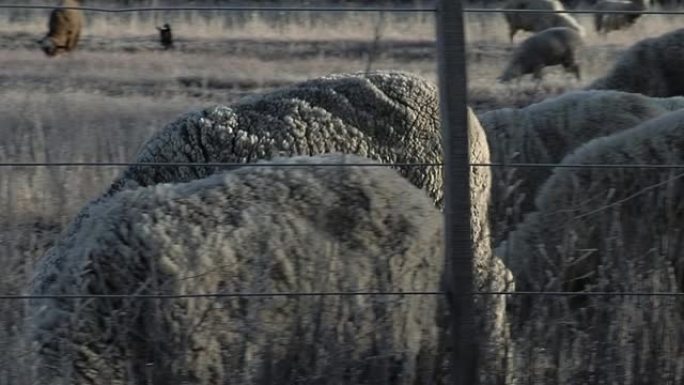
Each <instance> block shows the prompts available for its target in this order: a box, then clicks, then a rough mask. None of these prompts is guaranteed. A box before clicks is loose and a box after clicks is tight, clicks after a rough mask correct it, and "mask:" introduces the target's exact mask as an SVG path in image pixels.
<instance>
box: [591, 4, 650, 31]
mask: <svg viewBox="0 0 684 385" xmlns="http://www.w3.org/2000/svg"><path fill="white" fill-rule="evenodd" d="M594 10H595V11H597V13H595V14H594V28H595V29H596V32H598V33H600V34H602V35H606V34H608V32H611V31H617V30H619V29H623V28H628V27H630V26H632V24H634V23H635V22H636V21H637V19H639V17H641V14H640V13H624V14H619V13H608V14H604V13H601V12H600V11H635V12H640V11H645V10H646V1H645V0H629V1H627V0H601V1H599V2H598V3H596V5H595V6H594Z"/></svg>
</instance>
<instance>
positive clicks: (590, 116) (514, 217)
mask: <svg viewBox="0 0 684 385" xmlns="http://www.w3.org/2000/svg"><path fill="white" fill-rule="evenodd" d="M680 108H684V97H672V98H653V97H648V96H644V95H640V94H632V93H627V92H619V91H573V92H568V93H566V94H563V95H561V96H558V97H555V98H550V99H547V100H544V101H543V102H540V103H537V104H532V105H530V106H527V107H524V108H503V109H499V110H493V111H488V112H485V113H482V114H480V115H479V119H480V122H481V123H482V126H483V127H484V129H485V132H486V133H487V136H488V138H489V146H490V151H491V157H492V161H494V162H497V163H542V164H545V163H548V164H553V163H558V162H560V161H561V160H562V159H563V157H564V156H565V155H567V154H570V153H571V152H573V151H574V150H575V149H576V148H577V147H579V146H581V145H583V144H584V143H585V142H588V141H589V140H591V139H594V138H597V137H600V136H605V135H610V134H613V133H616V132H619V131H622V130H625V129H628V128H631V127H634V126H636V125H638V124H640V123H642V122H644V121H646V120H649V119H652V118H655V117H658V116H660V115H663V114H667V113H669V112H671V111H674V110H677V109H680ZM492 172H493V186H492V205H493V208H492V215H493V218H492V226H493V231H494V236H495V238H496V239H500V238H501V237H503V236H505V235H506V233H507V232H508V230H509V229H510V227H511V226H514V225H515V224H516V223H518V222H520V221H521V220H522V218H523V216H524V215H525V214H526V213H528V212H529V211H531V210H532V209H533V208H534V197H535V196H536V194H537V189H538V188H539V187H540V186H541V185H542V184H543V183H544V181H545V180H546V179H547V178H548V177H549V175H551V169H548V168H543V167H534V168H532V167H530V168H515V167H506V168H503V167H494V168H493V169H492Z"/></svg>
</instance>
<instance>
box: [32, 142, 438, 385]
mask: <svg viewBox="0 0 684 385" xmlns="http://www.w3.org/2000/svg"><path fill="white" fill-rule="evenodd" d="M275 162H278V163H290V164H300V165H303V164H312V163H323V164H326V163H327V164H334V163H345V164H350V163H368V162H369V160H367V159H364V158H359V157H356V156H343V155H328V156H319V157H314V158H308V157H297V158H292V159H285V158H283V159H276V160H275ZM441 221H442V218H441V215H440V213H439V211H438V210H437V209H436V208H435V207H434V204H433V202H432V201H431V200H430V199H429V198H428V197H427V196H426V194H425V193H424V192H423V191H420V190H418V189H417V188H415V187H414V186H412V185H410V183H409V182H408V181H406V180H405V179H403V178H401V177H399V175H397V173H396V171H394V170H390V169H388V168H387V167H311V166H306V167H280V168H278V167H244V168H240V169H237V170H233V171H230V172H227V173H219V174H215V175H213V176H210V177H208V178H205V179H199V180H194V181H192V182H189V183H186V184H161V185H156V186H152V187H147V188H139V189H135V190H129V191H124V192H121V193H118V194H115V195H114V196H112V197H111V198H110V199H108V200H103V201H101V202H99V203H97V204H95V206H94V207H92V208H91V217H90V218H88V219H86V220H85V222H84V223H83V226H81V227H80V228H79V230H78V232H76V233H73V235H71V236H69V237H68V238H66V239H62V240H61V241H60V242H59V244H58V245H57V246H56V250H54V251H53V252H52V254H51V257H50V258H48V259H47V260H45V261H43V262H42V264H41V265H40V266H39V267H38V269H37V270H38V272H39V273H38V275H37V277H36V278H35V280H34V287H33V293H34V294H134V293H137V294H153V293H169V294H179V295H184V294H192V293H217V292H229V293H230V292H325V291H359V290H360V291H434V290H437V289H438V286H439V281H440V272H441V269H442V266H443V258H442V252H443V251H442V237H443V234H442V224H441ZM31 306H32V309H34V311H35V313H34V318H33V319H34V325H35V334H34V339H35V340H36V341H38V342H39V344H40V348H41V351H40V356H39V357H40V359H41V360H42V361H41V365H40V367H41V373H40V374H39V376H40V378H39V383H47V382H42V381H44V379H49V380H50V381H49V383H51V384H55V385H57V384H67V383H68V384H90V383H104V382H105V380H106V381H112V382H107V383H122V384H123V383H145V382H146V381H151V382H152V383H159V384H170V383H181V382H184V381H190V382H192V383H194V384H233V383H235V384H246V383H259V384H263V383H295V382H297V383H320V384H325V383H331V384H332V383H339V381H340V380H342V379H347V380H350V381H352V382H354V379H356V380H357V381H360V382H364V383H365V382H369V383H379V382H381V381H380V380H381V379H382V378H383V377H382V376H397V377H396V382H397V383H399V384H414V383H416V382H419V383H428V382H430V377H431V376H432V375H433V373H434V369H435V364H436V363H437V360H436V357H435V354H436V352H437V351H438V349H437V346H436V343H437V341H438V335H437V332H438V330H437V326H436V322H435V321H436V319H437V298H436V297H405V298H401V297H360V296H359V297H340V296H336V297H326V298H317V297H313V298H312V297H303V298H264V299H240V300H238V299H234V298H205V299H188V298H177V299H171V300H164V301H154V300H146V301H141V300H120V299H111V300H96V301H92V300H84V301H78V300H67V301H59V300H39V301H35V302H33V303H32V304H31ZM219 309H220V310H219ZM71 317H74V321H73V322H72V321H70V319H71ZM67 357H74V360H75V362H70V361H68V358H67ZM126 357H131V358H132V359H131V360H130V361H129V360H127V359H125V358H126ZM65 358H67V359H66V360H65ZM147 364H152V365H151V367H149V368H148V367H147V366H146V365H147ZM382 368H385V369H387V370H389V372H388V373H384V372H383V370H382ZM146 370H149V372H147V373H146ZM60 381H62V382H60Z"/></svg>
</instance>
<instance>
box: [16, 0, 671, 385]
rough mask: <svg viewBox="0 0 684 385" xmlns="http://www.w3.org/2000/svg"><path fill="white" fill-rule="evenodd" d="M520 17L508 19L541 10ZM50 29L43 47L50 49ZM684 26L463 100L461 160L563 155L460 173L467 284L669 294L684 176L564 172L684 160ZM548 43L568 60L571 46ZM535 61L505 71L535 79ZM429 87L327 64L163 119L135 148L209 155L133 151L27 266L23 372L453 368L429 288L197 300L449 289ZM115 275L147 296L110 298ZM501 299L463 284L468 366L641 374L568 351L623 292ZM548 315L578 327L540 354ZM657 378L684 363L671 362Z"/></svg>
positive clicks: (161, 377) (277, 374)
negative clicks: (603, 66)
mask: <svg viewBox="0 0 684 385" xmlns="http://www.w3.org/2000/svg"><path fill="white" fill-rule="evenodd" d="M517 1H518V2H519V3H520V4H522V2H521V0H517ZM543 2H545V3H549V4H551V5H549V6H553V7H558V4H557V3H554V2H552V1H546V0H544V1H543ZM524 3H525V4H531V3H530V2H529V1H526V2H524ZM539 3H541V1H540V2H539ZM604 3H606V4H607V3H615V4H624V6H625V7H627V6H632V4H635V3H627V2H618V1H612V0H610V1H608V0H606V1H604V2H601V3H599V5H600V6H601V7H605V8H601V9H608V8H607V7H609V5H601V4H604ZM520 4H519V5H520ZM599 5H597V7H599ZM611 6H612V5H611ZM621 6H622V5H621ZM517 16H521V15H517ZM517 16H516V17H517ZM613 16H616V15H611V17H606V16H604V17H603V18H601V19H600V21H599V22H597V25H599V24H600V25H601V28H607V29H610V28H614V27H615V26H616V25H618V24H620V23H621V22H619V21H617V19H618V18H617V17H615V18H613ZM556 17H557V20H558V21H559V22H563V23H568V24H567V25H568V26H569V25H572V19H571V18H569V17H568V16H567V15H564V14H555V16H554V18H556ZM511 20H512V19H509V22H511ZM520 20H523V21H521V22H520V24H517V26H518V27H516V28H518V29H525V28H533V27H529V26H528V24H524V23H525V22H524V20H525V18H521V19H520ZM625 20H628V21H630V22H633V19H630V18H625ZM522 25H526V27H522ZM568 26H565V27H557V26H556V24H548V25H545V28H544V30H543V31H540V32H539V33H538V34H537V35H535V36H533V38H530V39H535V40H532V42H534V41H539V42H541V43H540V44H542V45H544V44H547V45H548V46H550V47H552V48H553V47H557V46H558V45H559V44H560V43H556V42H563V41H565V42H569V41H575V40H573V39H578V40H577V41H581V30H578V31H576V32H569V31H570V29H572V28H570V27H568ZM608 26H610V27H608ZM515 31H516V30H514V29H513V27H512V28H511V37H512V36H513V35H514V34H515ZM578 36H579V37H578ZM50 38H51V39H53V40H51V41H52V43H50V44H47V45H46V46H50V47H52V48H51V49H53V50H54V49H56V48H59V47H60V46H62V45H63V43H60V42H59V41H58V40H57V37H55V36H52V37H50ZM681 41H684V29H682V30H677V31H674V32H671V33H669V34H666V35H663V36H661V37H658V38H654V39H647V40H644V41H642V42H639V43H637V44H635V45H634V46H633V47H631V48H630V49H628V50H627V51H626V52H625V53H624V55H623V57H622V58H621V59H620V61H619V62H618V64H617V65H616V66H615V67H614V68H613V70H612V71H611V72H610V73H609V74H608V75H607V76H606V77H604V78H602V79H599V80H597V81H596V82H594V83H593V84H592V85H591V86H590V87H589V88H590V89H586V90H580V91H574V92H570V93H567V94H564V95H561V96H558V97H555V98H552V99H548V100H545V101H543V102H541V103H538V104H534V105H531V106H528V107H525V108H519V109H513V108H506V109H499V110H492V111H487V112H483V113H480V114H479V116H476V115H475V114H474V113H473V112H472V111H469V124H468V127H467V130H468V135H469V142H470V161H471V162H473V163H490V162H494V163H511V162H517V163H552V164H555V163H560V164H561V166H560V167H558V168H555V169H550V168H533V169H529V170H522V169H518V170H516V169H512V168H492V169H490V168H488V167H474V168H473V170H472V172H471V180H470V186H471V213H472V219H471V229H472V239H473V244H474V256H475V261H474V268H475V271H474V277H475V286H476V287H475V288H474V289H475V290H476V291H493V292H501V291H504V292H510V291H515V290H522V291H528V290H550V291H576V292H581V291H591V290H597V289H602V290H606V291H609V290H615V289H616V288H617V289H622V290H630V289H633V288H632V287H623V286H621V285H626V284H628V283H629V284H630V285H632V284H633V285H636V286H635V287H639V288H640V289H643V290H653V291H681V290H682V289H683V287H684V271H683V270H682V269H681V265H682V263H681V261H682V258H684V255H683V256H682V257H680V256H679V254H680V251H679V250H680V247H678V245H679V241H680V240H681V239H680V237H681V236H680V235H679V231H680V230H681V226H682V225H683V224H684V222H683V220H684V207H683V206H682V204H681V201H682V200H681V197H680V196H679V192H680V191H682V189H683V188H684V185H683V184H682V183H683V182H682V178H681V173H680V172H677V171H673V170H670V169H666V168H658V169H644V168H627V169H621V170H620V171H619V172H618V171H616V170H611V169H596V168H586V169H576V168H572V166H573V165H578V164H604V165H623V164H653V165H666V164H681V163H682V162H683V161H684V159H683V156H684V155H683V154H684V151H683V150H682V149H684V134H682V133H683V132H684V97H681V96H676V95H684V80H682V79H684V73H682V72H683V71H684V65H680V64H684V63H681V61H682V55H680V52H681V50H680V49H679V48H678V46H679V42H681ZM573 44H574V43H573ZM537 46H539V45H538V43H529V44H527V45H526V44H525V43H523V44H522V45H521V47H528V48H524V49H533V48H529V47H537ZM554 49H555V48H554ZM46 52H47V51H46ZM558 52H559V55H560V56H563V55H565V56H564V58H563V59H561V60H564V61H561V64H563V65H566V68H568V69H569V70H571V71H572V72H574V73H575V74H576V76H578V77H579V68H578V67H577V65H576V63H575V62H574V60H570V58H568V56H567V55H569V53H567V52H566V53H560V51H558ZM522 57H523V56H521V59H519V61H523V59H522ZM525 57H527V56H525ZM524 60H527V59H524ZM525 63H526V64H525V66H528V65H529V64H528V62H527V61H525ZM541 64H544V65H546V64H548V62H541ZM541 64H539V63H537V64H534V65H529V66H528V67H524V66H523V67H521V68H520V69H519V70H517V71H519V72H518V73H523V72H525V71H530V70H531V71H532V72H533V73H535V74H536V73H537V71H538V69H539V68H538V67H539V66H540V65H541ZM645 69H648V71H646V70H645ZM507 71H508V72H507V73H508V75H506V76H507V77H509V76H513V74H514V73H515V70H512V69H509V70H507ZM438 100H439V98H438V92H437V88H436V86H435V85H434V84H431V83H430V82H429V81H426V80H424V79H422V78H420V77H417V76H415V75H411V74H407V73H399V72H375V73H364V74H340V75H329V76H326V77H322V78H318V79H313V80H309V81H306V82H302V83H298V84H294V85H292V86H290V87H287V88H283V89H280V90H276V91H273V92H270V93H266V94H262V95H255V96H252V97H250V98H246V99H244V100H242V101H241V102H238V103H236V104H235V105H231V106H220V105H218V106H212V107H209V108H206V109H204V110H202V111H195V112H190V113H187V114H186V115H184V116H181V117H179V118H178V119H177V120H176V121H174V122H171V123H170V124H168V125H167V126H166V127H164V128H163V129H161V130H160V131H159V132H157V133H156V134H155V135H154V136H153V137H152V138H150V139H149V140H148V141H147V142H146V143H145V144H144V145H143V146H142V149H141V151H140V152H139V154H138V155H137V156H136V157H135V159H132V161H133V162H134V163H146V162H152V163H168V162H170V163H188V162H193V163H204V165H203V166H196V167H195V166H182V167H158V166H148V165H132V166H129V167H128V168H127V169H125V170H124V171H123V172H122V173H121V174H120V176H119V177H118V178H117V179H116V180H114V181H112V183H111V185H110V186H109V188H108V189H107V190H106V191H105V193H104V194H103V195H102V196H101V197H98V198H97V199H95V200H94V201H92V202H91V203H89V204H88V205H86V206H85V207H84V208H83V209H82V210H81V212H80V213H79V214H78V215H77V217H76V218H75V219H74V220H73V222H72V223H71V225H70V226H69V227H68V228H67V230H66V231H65V232H64V233H63V234H62V235H61V237H60V239H59V241H58V242H57V243H56V244H55V246H54V247H53V248H52V249H50V250H49V251H48V253H47V254H46V255H45V256H44V257H43V258H42V259H41V261H40V262H39V264H38V266H37V267H36V270H35V275H34V277H33V279H32V282H31V283H30V287H29V290H28V291H29V293H30V294H33V295H37V296H40V298H39V299H34V300H32V301H31V302H30V303H29V309H30V314H31V318H30V324H31V330H30V339H31V341H32V343H33V344H34V345H35V346H36V353H37V356H36V362H37V370H36V373H35V376H36V378H35V381H36V383H40V384H48V383H49V384H55V385H63V384H64V385H65V384H93V383H111V384H129V383H155V384H166V383H193V384H207V385H208V384H244V383H261V384H266V383H298V384H339V383H359V384H376V383H393V384H407V385H408V384H434V383H446V382H447V381H448V380H449V378H448V371H445V368H446V367H447V366H448V364H449V354H448V352H449V351H450V346H449V345H448V342H449V338H448V336H447V335H446V334H447V333H448V330H447V328H446V323H445V320H446V319H447V317H448V314H447V313H448V309H446V308H445V306H444V303H443V302H442V301H441V300H440V297H437V296H410V295H406V296H400V295H399V296H397V295H394V296H393V295H383V296H354V295H347V296H325V295H319V296H304V297H287V296H282V297H259V296H255V297H252V298H240V297H231V296H228V297H201V296H199V297H192V295H194V294H198V293H205V294H208V293H272V292H285V293H286V292H335V291H339V292H350V293H353V292H358V291H371V292H413V291H438V290H441V289H443V288H444V287H448V285H449V283H448V282H445V281H444V279H445V278H444V277H443V276H442V269H443V266H444V263H445V261H444V260H443V244H442V239H443V236H444V234H443V227H442V215H441V212H440V209H441V207H442V202H443V196H442V187H443V182H442V180H443V174H442V169H441V168H440V167H439V166H435V165H434V164H438V163H441V162H442V137H441V133H440V121H439V103H438ZM218 162H221V163H231V164H233V166H232V167H221V166H217V165H215V163H218ZM211 163H214V164H211ZM238 164H244V166H239V165H238ZM360 164H363V165H360ZM392 164H398V166H392ZM409 164H420V165H416V166H409ZM390 166H391V167H390ZM659 186H660V187H664V188H663V189H662V190H659V189H657V188H656V187H659ZM601 218H602V219H601ZM494 235H496V236H494ZM655 261H657V262H658V263H656V262H655ZM634 269H636V270H634ZM626 274H630V275H628V276H626ZM670 275H671V276H672V277H674V278H672V279H661V278H662V277H670ZM654 285H655V286H654ZM668 285H669V286H668ZM656 286H657V287H656ZM664 286H667V287H664ZM128 294H135V295H142V296H143V297H138V298H126V297H123V296H117V295H128ZM149 294H167V295H175V296H171V297H166V298H153V297H144V295H149ZM54 295H67V296H68V295H72V296H74V297H71V298H54V297H50V296H54ZM80 295H114V296H110V297H102V298H97V299H92V298H81V297H78V296H80ZM556 300H557V298H556ZM549 301H550V300H549ZM512 304H513V302H512V301H511V298H508V297H505V296H477V298H476V309H477V330H478V337H479V338H480V341H481V346H482V347H481V350H482V351H481V353H480V354H481V357H482V358H483V359H482V361H481V363H480V367H481V375H480V381H481V382H482V383H484V384H503V383H506V384H512V383H531V381H532V380H539V378H536V377H535V378H531V377H530V376H533V374H529V373H527V372H528V369H529V365H530V364H529V361H539V360H541V359H542V358H547V359H548V360H551V361H554V362H556V364H555V365H554V367H553V368H552V369H551V371H552V373H551V374H550V375H549V373H545V374H544V376H545V377H544V379H545V380H546V381H547V382H545V383H559V384H561V383H569V382H570V381H571V380H572V381H575V382H577V383H622V384H641V383H648V381H649V380H650V379H651V378H649V377H648V376H649V375H652V374H653V373H649V372H647V371H646V370H637V369H638V368H637V369H635V373H630V374H629V375H625V377H624V378H620V381H617V382H610V381H608V380H606V379H605V378H604V377H601V376H603V375H604V373H602V372H601V370H600V369H601V368H598V369H597V370H595V371H592V372H591V373H589V374H587V373H586V371H587V370H589V369H587V368H590V367H591V365H592V363H591V362H590V361H591V359H592V355H591V354H590V352H589V351H587V352H586V353H587V354H586V357H584V358H581V359H579V360H569V359H568V360H563V359H562V357H567V354H566V353H568V351H570V350H571V349H581V348H582V346H580V347H577V345H576V344H575V342H574V341H580V340H581V341H597V340H601V339H602V338H604V337H605V335H612V334H611V333H615V329H611V328H619V327H620V325H613V324H612V323H610V322H605V319H606V317H607V315H606V314H608V315H610V316H614V315H615V314H616V313H619V312H620V309H618V310H615V309H598V310H592V312H591V313H589V312H588V311H587V306H586V305H587V303H586V302H583V301H571V302H569V305H568V306H570V307H569V309H567V308H566V309H564V310H566V311H567V310H569V312H570V313H569V314H568V313H562V314H561V313H553V310H552V309H554V308H553V306H554V305H553V304H552V303H551V302H549V307H548V309H551V310H548V309H547V310H548V311H549V312H550V314H551V315H553V316H556V317H558V318H557V319H549V320H539V319H536V320H535V319H533V318H534V316H535V314H536V313H535V311H536V310H535V311H532V310H530V306H531V305H530V304H529V303H528V304H527V307H526V304H525V303H523V304H518V303H516V306H512ZM602 311H604V312H605V313H606V314H604V313H601V312H602ZM623 311H627V310H624V309H623ZM630 311H633V309H630ZM640 311H644V312H645V311H646V310H640ZM676 314H679V313H676ZM562 317H565V318H562ZM561 318H562V319H561ZM561 320H562V321H563V322H565V323H564V325H573V326H572V327H574V328H575V329H572V331H573V333H575V334H572V333H560V334H559V335H557V336H554V338H558V339H559V341H560V342H559V343H558V344H557V346H555V348H554V349H553V350H552V351H545V352H542V353H534V354H535V355H533V354H532V353H530V351H531V349H530V346H529V345H530V344H531V343H532V342H534V341H533V340H532V339H531V340H528V341H526V340H525V338H516V337H515V333H514V331H521V330H526V329H525V328H527V327H528V325H530V324H533V323H534V321H537V322H539V321H541V322H549V323H550V322H553V321H561ZM567 327H569V326H567ZM606 333H608V334H606ZM644 333H645V332H644ZM681 337H682V336H679V335H677V336H676V338H681ZM639 338H641V339H638V338H637V340H638V341H640V342H639V343H642V344H643V345H639V347H641V348H643V349H650V350H649V351H646V352H641V353H643V354H636V353H635V356H634V357H632V356H630V357H629V359H627V358H625V360H626V361H629V362H628V363H629V364H631V365H637V366H638V367H639V368H651V367H657V368H660V367H662V365H661V366H658V365H659V364H663V362H662V361H667V360H668V357H667V355H665V356H658V355H657V354H653V350H655V349H658V348H656V347H654V346H657V345H654V344H657V342H658V341H659V338H662V336H661V335H660V334H658V335H655V336H653V335H648V334H644V335H640V336H639ZM648 338H651V340H649V339H648ZM537 342H538V341H537ZM630 343H632V342H630ZM630 346H632V345H630ZM644 346H645V347H644ZM582 359H584V360H586V361H582ZM618 359H619V358H615V360H618ZM653 360H655V361H657V362H654V361H653ZM620 364H621V365H625V366H626V365H627V362H620ZM663 365H664V364H663ZM620 367H622V366H620ZM665 367H669V366H667V365H665ZM604 369H605V368H604ZM526 373H527V374H526ZM611 373H612V372H611ZM658 374H659V375H660V377H659V378H662V379H664V380H663V381H664V382H668V381H669V383H681V382H682V381H683V380H684V378H682V373H681V371H677V370H674V369H673V372H672V373H669V372H668V373H658ZM584 375H587V376H589V377H587V378H591V379H593V380H586V381H589V382H583V380H582V379H583V378H584V377H582V376H584ZM526 376H528V377H526ZM592 376H593V377H592ZM549 378H552V379H553V380H549ZM592 381H593V382H592Z"/></svg>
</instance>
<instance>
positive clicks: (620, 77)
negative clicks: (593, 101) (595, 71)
mask: <svg viewBox="0 0 684 385" xmlns="http://www.w3.org/2000/svg"><path fill="white" fill-rule="evenodd" d="M683 40H684V28H680V29H677V30H675V31H672V32H668V33H666V34H664V35H661V36H658V37H654V38H649V39H644V40H641V41H640V42H638V43H636V44H634V45H633V46H631V47H630V48H628V49H627V50H626V51H625V52H624V53H623V54H622V55H621V56H620V58H619V59H618V60H617V62H616V64H615V65H614V66H613V68H612V69H611V70H610V71H609V72H608V74H607V75H606V76H604V77H602V78H599V79H597V80H595V81H594V82H593V83H591V84H590V85H589V86H588V87H586V89H598V90H608V89H610V90H619V91H627V92H635V93H640V94H644V95H649V96H661V97H667V96H676V95H684V50H682V46H681V42H682V41H683Z"/></svg>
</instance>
